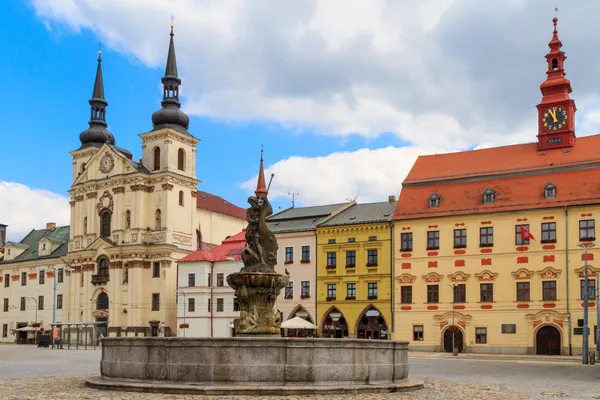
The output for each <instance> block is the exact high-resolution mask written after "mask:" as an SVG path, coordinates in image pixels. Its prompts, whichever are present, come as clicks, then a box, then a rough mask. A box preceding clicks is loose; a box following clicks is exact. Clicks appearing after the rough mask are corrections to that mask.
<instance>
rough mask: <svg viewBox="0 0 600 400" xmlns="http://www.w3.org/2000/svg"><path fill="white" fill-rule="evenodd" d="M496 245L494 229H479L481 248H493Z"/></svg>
mask: <svg viewBox="0 0 600 400" xmlns="http://www.w3.org/2000/svg"><path fill="white" fill-rule="evenodd" d="M493 245H494V228H493V227H491V226H490V227H487V228H479V247H492V246H493Z"/></svg>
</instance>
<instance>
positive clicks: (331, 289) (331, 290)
mask: <svg viewBox="0 0 600 400" xmlns="http://www.w3.org/2000/svg"><path fill="white" fill-rule="evenodd" d="M327 298H328V299H331V300H335V298H336V290H335V283H330V284H328V285H327Z"/></svg>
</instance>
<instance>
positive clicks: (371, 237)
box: [369, 236, 377, 242]
mask: <svg viewBox="0 0 600 400" xmlns="http://www.w3.org/2000/svg"><path fill="white" fill-rule="evenodd" d="M376 240H377V236H369V242H374V241H376Z"/></svg>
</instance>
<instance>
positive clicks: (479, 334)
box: [475, 328, 487, 344]
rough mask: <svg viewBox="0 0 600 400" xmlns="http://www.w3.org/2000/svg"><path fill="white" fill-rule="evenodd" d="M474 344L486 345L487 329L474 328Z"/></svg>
mask: <svg viewBox="0 0 600 400" xmlns="http://www.w3.org/2000/svg"><path fill="white" fill-rule="evenodd" d="M475 343H477V344H486V343H487V328H475Z"/></svg>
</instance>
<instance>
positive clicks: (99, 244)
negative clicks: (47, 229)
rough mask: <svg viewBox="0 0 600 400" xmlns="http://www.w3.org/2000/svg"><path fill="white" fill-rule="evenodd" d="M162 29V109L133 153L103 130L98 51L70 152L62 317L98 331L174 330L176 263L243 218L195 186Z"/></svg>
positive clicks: (190, 141)
mask: <svg viewBox="0 0 600 400" xmlns="http://www.w3.org/2000/svg"><path fill="white" fill-rule="evenodd" d="M170 36H171V38H170V44H169V50H168V56H167V63H166V70H165V75H164V77H163V78H162V83H163V101H162V103H161V106H162V107H161V109H160V110H158V111H157V112H155V113H154V114H153V115H152V125H153V129H152V130H150V131H149V132H145V133H142V134H140V135H139V137H140V138H141V140H142V157H141V159H140V160H139V161H134V159H133V156H132V154H131V153H130V152H129V151H127V150H125V149H123V148H120V147H117V145H116V141H115V137H114V136H113V135H112V134H111V133H110V132H108V131H107V123H106V107H107V105H108V103H107V101H106V99H105V97H104V87H103V75H102V60H101V55H99V58H98V69H97V73H96V80H95V83H94V90H93V95H92V99H91V100H90V101H89V103H90V106H91V115H90V122H89V126H90V127H89V129H87V130H85V131H84V132H82V133H81V135H80V141H81V147H79V148H78V149H77V150H75V151H73V152H71V153H70V154H71V155H72V158H73V184H72V186H71V190H70V191H69V194H70V205H71V229H70V239H69V243H68V254H67V257H66V259H67V262H68V265H69V266H70V267H71V268H72V269H73V270H72V271H71V272H69V273H67V274H68V275H69V279H68V282H69V283H68V285H69V287H68V296H69V298H68V316H67V320H68V321H71V322H76V321H82V322H89V321H94V322H102V321H106V322H107V324H106V328H105V331H106V332H104V336H106V335H109V336H140V335H153V336H155V335H159V334H164V335H175V334H176V327H175V325H176V317H177V310H176V292H175V290H176V285H177V272H176V264H175V261H176V260H179V259H181V258H182V257H184V256H185V255H187V254H189V253H191V252H192V251H194V250H197V249H202V248H210V247H211V242H212V243H220V242H221V241H222V240H224V239H225V238H226V237H227V236H229V235H234V234H235V233H237V232H239V231H241V230H242V229H243V228H244V226H245V221H244V217H245V210H243V209H241V208H239V207H236V206H235V205H233V204H231V203H229V202H227V201H225V200H224V199H222V198H220V197H218V196H215V195H212V194H209V193H206V192H202V191H198V189H197V186H198V184H199V183H200V181H199V180H198V179H197V177H196V155H197V145H198V142H199V140H198V139H197V138H195V137H194V136H193V135H192V134H190V133H189V132H188V126H189V118H188V116H187V115H186V114H185V113H183V112H182V111H181V110H180V102H179V89H180V85H181V79H180V78H179V77H178V73H177V62H176V56H175V46H174V34H173V26H171V33H170Z"/></svg>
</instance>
